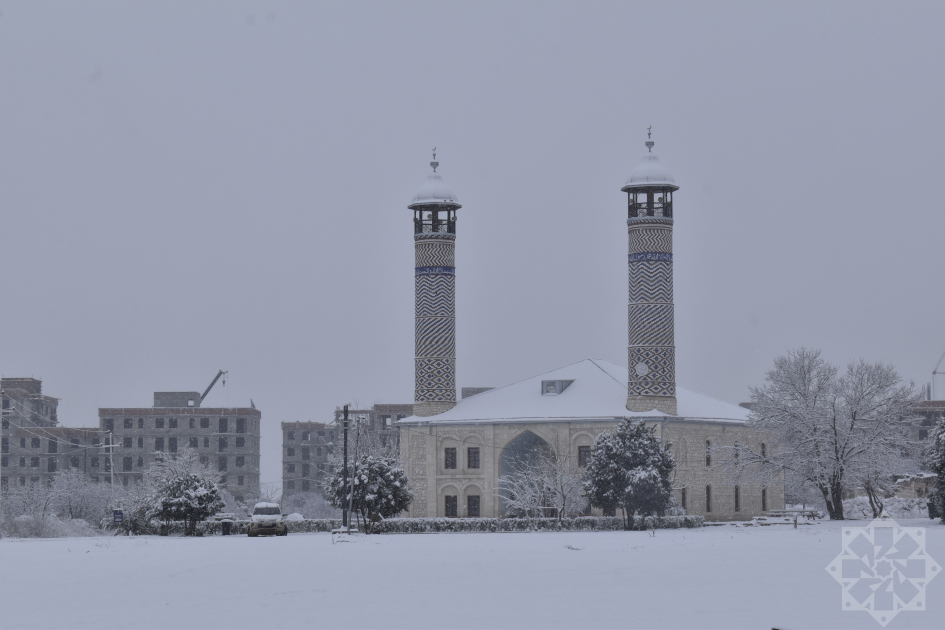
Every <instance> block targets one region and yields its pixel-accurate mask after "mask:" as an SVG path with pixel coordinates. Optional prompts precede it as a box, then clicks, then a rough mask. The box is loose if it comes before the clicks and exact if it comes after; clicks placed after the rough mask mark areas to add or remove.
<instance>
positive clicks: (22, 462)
mask: <svg viewBox="0 0 945 630" xmlns="http://www.w3.org/2000/svg"><path fill="white" fill-rule="evenodd" d="M20 468H26V458H25V457H21V458H20Z"/></svg>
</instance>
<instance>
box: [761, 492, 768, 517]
mask: <svg viewBox="0 0 945 630" xmlns="http://www.w3.org/2000/svg"><path fill="white" fill-rule="evenodd" d="M761 511H762V512H767V511H768V489H767V488H762V489H761Z"/></svg>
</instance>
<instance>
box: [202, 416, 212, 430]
mask: <svg viewBox="0 0 945 630" xmlns="http://www.w3.org/2000/svg"><path fill="white" fill-rule="evenodd" d="M200 428H201V429H209V428H210V418H201V419H200Z"/></svg>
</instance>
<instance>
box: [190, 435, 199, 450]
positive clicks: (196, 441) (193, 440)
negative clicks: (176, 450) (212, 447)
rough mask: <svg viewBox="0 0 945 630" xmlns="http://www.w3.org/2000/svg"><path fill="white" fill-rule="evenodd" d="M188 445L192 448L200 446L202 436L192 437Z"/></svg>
mask: <svg viewBox="0 0 945 630" xmlns="http://www.w3.org/2000/svg"><path fill="white" fill-rule="evenodd" d="M188 446H190V448H198V447H199V446H200V438H195V437H192V438H190V439H189V443H188Z"/></svg>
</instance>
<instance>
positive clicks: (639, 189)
mask: <svg viewBox="0 0 945 630" xmlns="http://www.w3.org/2000/svg"><path fill="white" fill-rule="evenodd" d="M650 129H652V128H647V134H646V136H647V142H646V148H647V150H648V152H647V154H646V155H644V156H643V162H642V163H641V164H640V165H639V166H638V167H636V168H635V169H633V172H632V173H630V177H629V178H628V179H627V183H626V185H625V186H624V187H623V188H621V189H620V190H622V191H624V192H626V193H627V196H628V210H629V212H628V216H627V233H628V236H629V241H630V255H629V260H628V262H629V266H630V301H629V306H628V309H627V317H628V330H629V344H628V348H627V364H628V367H629V368H630V376H629V379H628V383H627V409H628V410H629V411H652V410H654V409H655V410H656V411H662V412H664V413H668V414H671V415H676V348H675V346H674V345H673V344H674V340H673V337H674V335H673V191H675V190H678V189H679V187H678V186H677V185H676V183H675V181H674V180H673V176H672V175H671V174H670V172H669V171H668V170H666V168H664V167H663V165H662V164H660V162H659V159H657V157H656V154H655V153H653V144H654V143H653V141H652V140H650V139H649V138H650V134H651V131H650Z"/></svg>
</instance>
